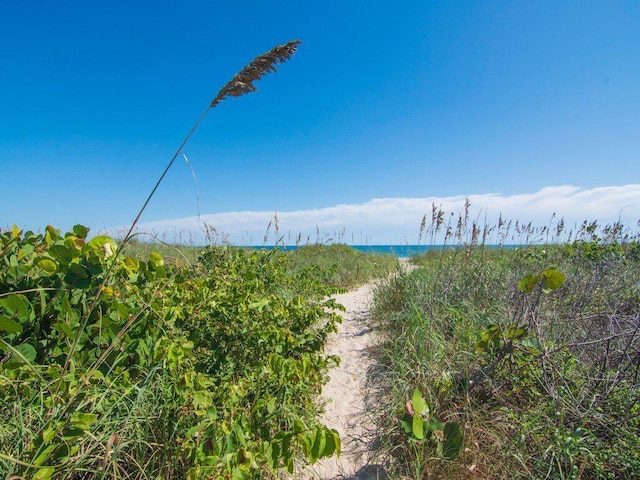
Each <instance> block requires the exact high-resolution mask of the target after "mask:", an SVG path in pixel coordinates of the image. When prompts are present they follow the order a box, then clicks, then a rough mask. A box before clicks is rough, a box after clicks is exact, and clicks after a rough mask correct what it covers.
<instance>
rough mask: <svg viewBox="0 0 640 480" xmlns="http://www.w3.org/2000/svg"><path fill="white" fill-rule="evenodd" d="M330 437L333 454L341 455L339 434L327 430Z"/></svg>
mask: <svg viewBox="0 0 640 480" xmlns="http://www.w3.org/2000/svg"><path fill="white" fill-rule="evenodd" d="M329 432H330V433H331V436H332V437H333V442H334V443H335V453H336V455H337V456H340V453H342V440H340V434H339V433H338V431H337V430H336V429H335V428H331V429H329Z"/></svg>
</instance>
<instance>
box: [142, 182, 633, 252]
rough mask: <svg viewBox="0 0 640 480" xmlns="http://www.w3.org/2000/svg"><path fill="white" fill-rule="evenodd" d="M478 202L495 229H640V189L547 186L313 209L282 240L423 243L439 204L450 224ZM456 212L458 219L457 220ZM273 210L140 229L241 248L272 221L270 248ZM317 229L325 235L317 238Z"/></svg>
mask: <svg viewBox="0 0 640 480" xmlns="http://www.w3.org/2000/svg"><path fill="white" fill-rule="evenodd" d="M467 198H468V199H469V201H470V202H471V208H470V216H469V217H470V219H471V221H472V220H477V221H478V222H479V223H480V224H483V223H484V222H485V218H486V219H487V221H488V223H489V224H495V222H496V221H497V218H498V216H499V215H500V214H502V217H503V218H506V219H510V220H513V221H514V222H515V221H516V220H518V221H519V222H520V223H521V224H523V223H528V222H533V224H535V225H547V224H548V223H549V222H550V220H551V218H552V216H553V214H554V213H555V215H556V217H555V218H556V220H557V219H559V218H564V220H565V223H566V225H567V226H568V227H570V226H571V225H573V224H575V223H578V224H579V223H581V222H582V221H584V220H588V221H592V220H598V221H599V222H600V224H605V223H612V222H615V221H618V220H621V221H622V222H623V223H625V224H626V225H630V226H633V227H635V226H637V222H638V220H639V218H640V185H623V186H609V187H598V188H591V189H584V188H580V187H575V186H571V185H563V186H555V187H546V188H543V189H541V190H539V191H538V192H535V193H526V194H518V195H503V194H500V193H487V194H472V195H458V196H451V197H425V198H379V199H372V200H370V201H368V202H366V203H361V204H344V205H336V206H333V207H326V208H320V209H310V210H296V211H278V212H277V217H278V227H279V236H284V241H285V243H287V244H292V243H294V242H295V240H296V237H297V236H298V234H300V236H301V238H302V241H303V242H305V241H307V239H309V240H310V241H312V242H314V241H316V240H320V241H326V240H327V239H329V238H333V239H334V240H335V239H338V240H340V241H343V242H346V243H355V244H359V243H369V244H399V243H405V242H408V243H415V242H416V241H417V240H418V235H419V229H420V223H421V221H422V218H423V216H424V215H425V214H426V215H427V223H428V224H430V222H431V209H432V205H434V204H435V206H436V207H439V208H441V209H442V210H444V211H445V212H446V213H447V215H446V219H447V221H448V220H449V219H450V218H453V220H452V221H453V222H455V220H456V219H457V216H458V215H459V214H460V213H462V212H464V205H465V201H466V199H467ZM452 213H453V215H451V214H452ZM273 221H274V211H273V210H269V211H245V212H226V213H214V214H207V215H201V216H200V218H198V217H188V218H178V219H168V220H160V221H154V222H145V223H143V224H141V225H140V230H142V231H146V232H154V233H155V234H157V235H161V236H164V237H165V238H167V239H168V240H170V241H175V240H176V239H182V241H185V240H186V241H193V242H198V243H199V242H202V241H203V240H204V238H205V233H204V232H205V225H209V226H212V227H214V228H215V229H216V231H217V232H219V233H220V234H221V235H228V237H229V240H230V242H231V243H234V244H249V243H251V244H262V243H263V239H264V236H265V231H266V229H267V225H269V222H272V223H271V228H270V235H269V239H268V241H267V243H273V242H274V241H275V234H274V223H273ZM317 231H319V232H320V235H319V236H318V235H317Z"/></svg>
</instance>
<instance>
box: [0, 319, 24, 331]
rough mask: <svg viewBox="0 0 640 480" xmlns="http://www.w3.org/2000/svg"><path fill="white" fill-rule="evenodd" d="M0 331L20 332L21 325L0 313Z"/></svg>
mask: <svg viewBox="0 0 640 480" xmlns="http://www.w3.org/2000/svg"><path fill="white" fill-rule="evenodd" d="M0 331H5V332H7V333H22V325H20V324H19V323H18V322H15V321H13V320H12V319H10V318H9V317H7V316H5V315H0Z"/></svg>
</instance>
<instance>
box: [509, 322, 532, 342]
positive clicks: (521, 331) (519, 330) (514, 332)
mask: <svg viewBox="0 0 640 480" xmlns="http://www.w3.org/2000/svg"><path fill="white" fill-rule="evenodd" d="M526 334H527V328H526V327H516V326H515V325H509V327H508V328H507V333H506V337H507V338H512V339H516V340H519V339H521V338H522V337H524V336H525V335H526Z"/></svg>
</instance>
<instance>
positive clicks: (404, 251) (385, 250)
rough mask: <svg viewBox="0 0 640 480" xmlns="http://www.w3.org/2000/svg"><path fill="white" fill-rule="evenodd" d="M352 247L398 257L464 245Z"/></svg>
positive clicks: (291, 248) (268, 247)
mask: <svg viewBox="0 0 640 480" xmlns="http://www.w3.org/2000/svg"><path fill="white" fill-rule="evenodd" d="M349 246H350V247H351V248H355V249H356V250H359V251H361V252H364V253H373V254H386V255H393V256H394V257H398V258H409V257H413V256H414V255H422V254H424V253H425V252H428V251H430V250H444V249H456V248H464V247H463V246H454V245H349ZM517 247H519V245H485V248H517ZM253 248H258V249H259V248H266V249H272V248H276V247H274V246H264V247H253ZM277 248H279V249H281V250H285V251H294V250H296V248H298V247H296V246H293V245H291V246H289V245H288V246H285V247H282V246H278V247H277Z"/></svg>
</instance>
